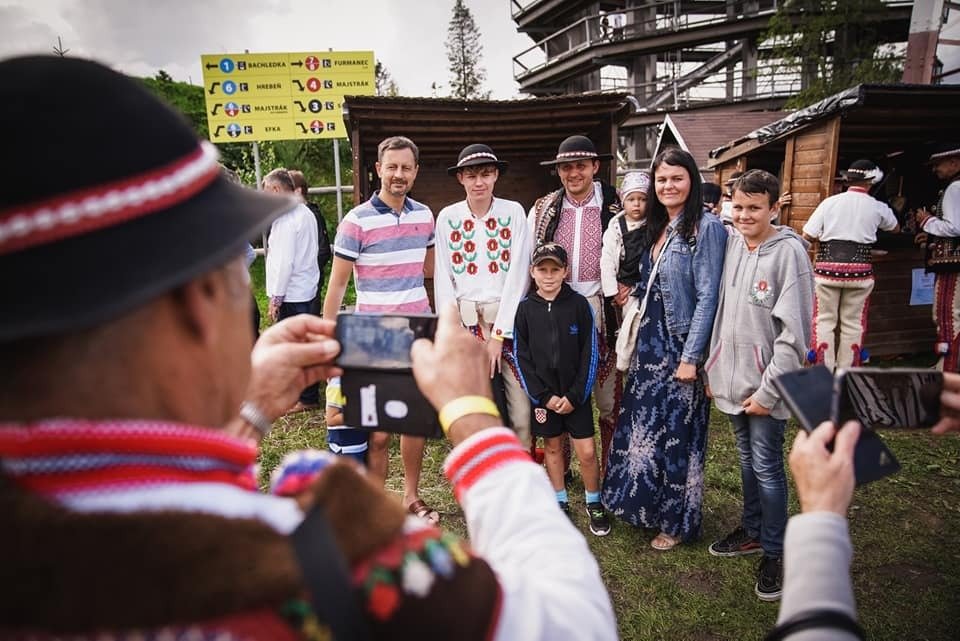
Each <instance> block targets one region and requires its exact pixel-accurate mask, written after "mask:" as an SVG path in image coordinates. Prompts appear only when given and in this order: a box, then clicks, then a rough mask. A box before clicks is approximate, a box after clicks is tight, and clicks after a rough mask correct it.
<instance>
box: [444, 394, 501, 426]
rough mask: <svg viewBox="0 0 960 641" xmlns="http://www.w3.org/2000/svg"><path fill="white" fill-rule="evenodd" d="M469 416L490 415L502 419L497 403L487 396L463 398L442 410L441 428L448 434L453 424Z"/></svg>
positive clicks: (453, 401) (448, 404)
mask: <svg viewBox="0 0 960 641" xmlns="http://www.w3.org/2000/svg"><path fill="white" fill-rule="evenodd" d="M468 414H489V415H490V416H496V417H497V418H500V410H498V409H497V405H496V403H494V402H493V401H491V400H490V399H489V398H487V397H486V396H461V397H460V398H455V399H453V400H452V401H450V402H448V403H447V404H446V405H444V406H443V407H441V408H440V427H441V428H443V433H444V434H446V433H447V432H448V431H449V430H450V426H451V425H453V422H454V421H456V420H458V419H461V418H463V417H464V416H467V415H468Z"/></svg>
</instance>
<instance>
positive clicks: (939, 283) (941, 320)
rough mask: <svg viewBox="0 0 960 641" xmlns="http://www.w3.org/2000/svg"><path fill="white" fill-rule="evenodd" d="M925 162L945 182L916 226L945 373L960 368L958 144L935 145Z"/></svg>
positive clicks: (959, 166) (920, 212)
mask: <svg viewBox="0 0 960 641" xmlns="http://www.w3.org/2000/svg"><path fill="white" fill-rule="evenodd" d="M928 164H930V165H931V166H932V169H933V171H934V173H935V174H936V176H937V178H939V179H940V180H944V181H946V182H947V185H946V187H944V188H943V189H942V190H941V191H940V193H939V195H938V197H937V204H936V205H934V206H933V207H932V208H931V211H929V212H928V211H926V210H920V211H919V212H917V214H916V216H917V228H918V229H920V230H922V231H923V232H924V233H925V234H926V235H927V252H926V259H927V270H928V271H932V272H935V273H936V277H935V278H934V283H933V322H934V323H936V325H937V343H936V345H935V351H936V353H937V354H938V355H939V356H940V368H941V369H942V370H943V371H945V372H958V371H960V292H958V284H960V143H955V142H948V143H943V144H941V145H939V146H938V147H937V148H936V149H935V150H934V152H933V153H932V154H931V155H930V159H929V161H928Z"/></svg>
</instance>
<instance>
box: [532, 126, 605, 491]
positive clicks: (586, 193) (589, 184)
mask: <svg viewBox="0 0 960 641" xmlns="http://www.w3.org/2000/svg"><path fill="white" fill-rule="evenodd" d="M612 158H613V156H612V155H611V154H598V153H597V150H596V147H594V145H593V141H591V140H590V139H589V138H587V137H586V136H570V137H569V138H567V139H566V140H564V141H563V142H562V143H560V147H559V149H558V150H557V155H556V157H555V158H553V159H552V160H547V161H544V162H542V163H540V164H541V165H544V166H547V167H556V170H557V176H559V177H560V182H561V184H562V185H563V188H561V189H558V190H557V191H554V192H551V193H549V194H547V195H546V196H544V197H542V198H540V199H539V200H537V202H536V203H534V205H533V208H531V210H530V214H529V217H528V219H527V220H528V224H529V225H530V229H531V230H533V237H534V238H533V242H534V248H536V246H538V245H542V244H543V243H548V242H555V243H558V244H559V245H560V246H561V247H563V248H564V249H565V250H566V252H567V255H568V256H569V257H570V269H569V274H568V276H567V282H569V283H570V287H572V288H573V290H574V291H575V292H577V293H578V294H581V295H583V296H584V297H585V298H586V299H587V301H589V303H590V307H591V308H592V309H593V313H594V314H595V315H596V326H597V328H598V330H599V331H600V335H601V337H603V338H605V340H601V341H600V344H601V352H600V365H599V370H598V372H597V382H596V385H594V388H593V399H594V401H595V402H596V404H597V410H598V412H599V414H600V418H599V429H600V445H601V451H600V467H601V470H602V469H603V467H604V466H605V465H606V461H607V450H608V448H609V446H610V439H611V438H612V437H613V430H614V428H615V427H616V421H617V413H618V412H619V405H620V403H619V399H620V393H621V390H622V387H623V386H622V385H621V384H620V374H619V373H618V372H617V368H616V359H617V357H616V351H615V350H614V346H615V341H616V330H617V328H616V327H615V325H614V323H615V321H614V319H615V318H616V315H615V313H614V310H613V307H612V305H611V303H610V300H606V299H604V297H603V292H602V291H601V284H600V257H601V253H602V249H603V232H604V231H605V230H606V229H607V225H608V224H609V223H610V220H611V219H612V218H613V217H614V216H615V215H617V214H618V213H620V211H621V210H622V209H623V207H622V205H621V203H620V197H619V196H618V195H617V190H616V189H615V188H614V187H612V186H611V185H608V184H606V183H604V182H602V181H600V180H596V176H597V174H598V173H599V171H600V161H601V160H610V159H612ZM601 476H602V473H601Z"/></svg>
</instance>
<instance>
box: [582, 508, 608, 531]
mask: <svg viewBox="0 0 960 641" xmlns="http://www.w3.org/2000/svg"><path fill="white" fill-rule="evenodd" d="M587 516H589V517H590V531H591V532H593V534H594V535H595V536H606V535H608V534H610V517H609V516H607V511H606V510H604V509H603V505H601V504H600V503H587Z"/></svg>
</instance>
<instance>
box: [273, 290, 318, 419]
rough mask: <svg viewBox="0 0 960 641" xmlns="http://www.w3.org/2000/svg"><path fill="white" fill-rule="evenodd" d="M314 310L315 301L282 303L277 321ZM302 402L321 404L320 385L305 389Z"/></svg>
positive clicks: (316, 384)
mask: <svg viewBox="0 0 960 641" xmlns="http://www.w3.org/2000/svg"><path fill="white" fill-rule="evenodd" d="M312 308H313V301H312V300H307V301H304V302H302V303H282V304H281V305H280V312H279V313H278V314H277V320H283V319H284V318H289V317H290V316H296V315H297V314H309V313H310V312H311V310H312ZM300 402H301V403H303V404H304V405H317V404H319V403H320V385H319V383H314V384H313V385H310V386H308V387H305V388H303V391H302V392H300Z"/></svg>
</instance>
